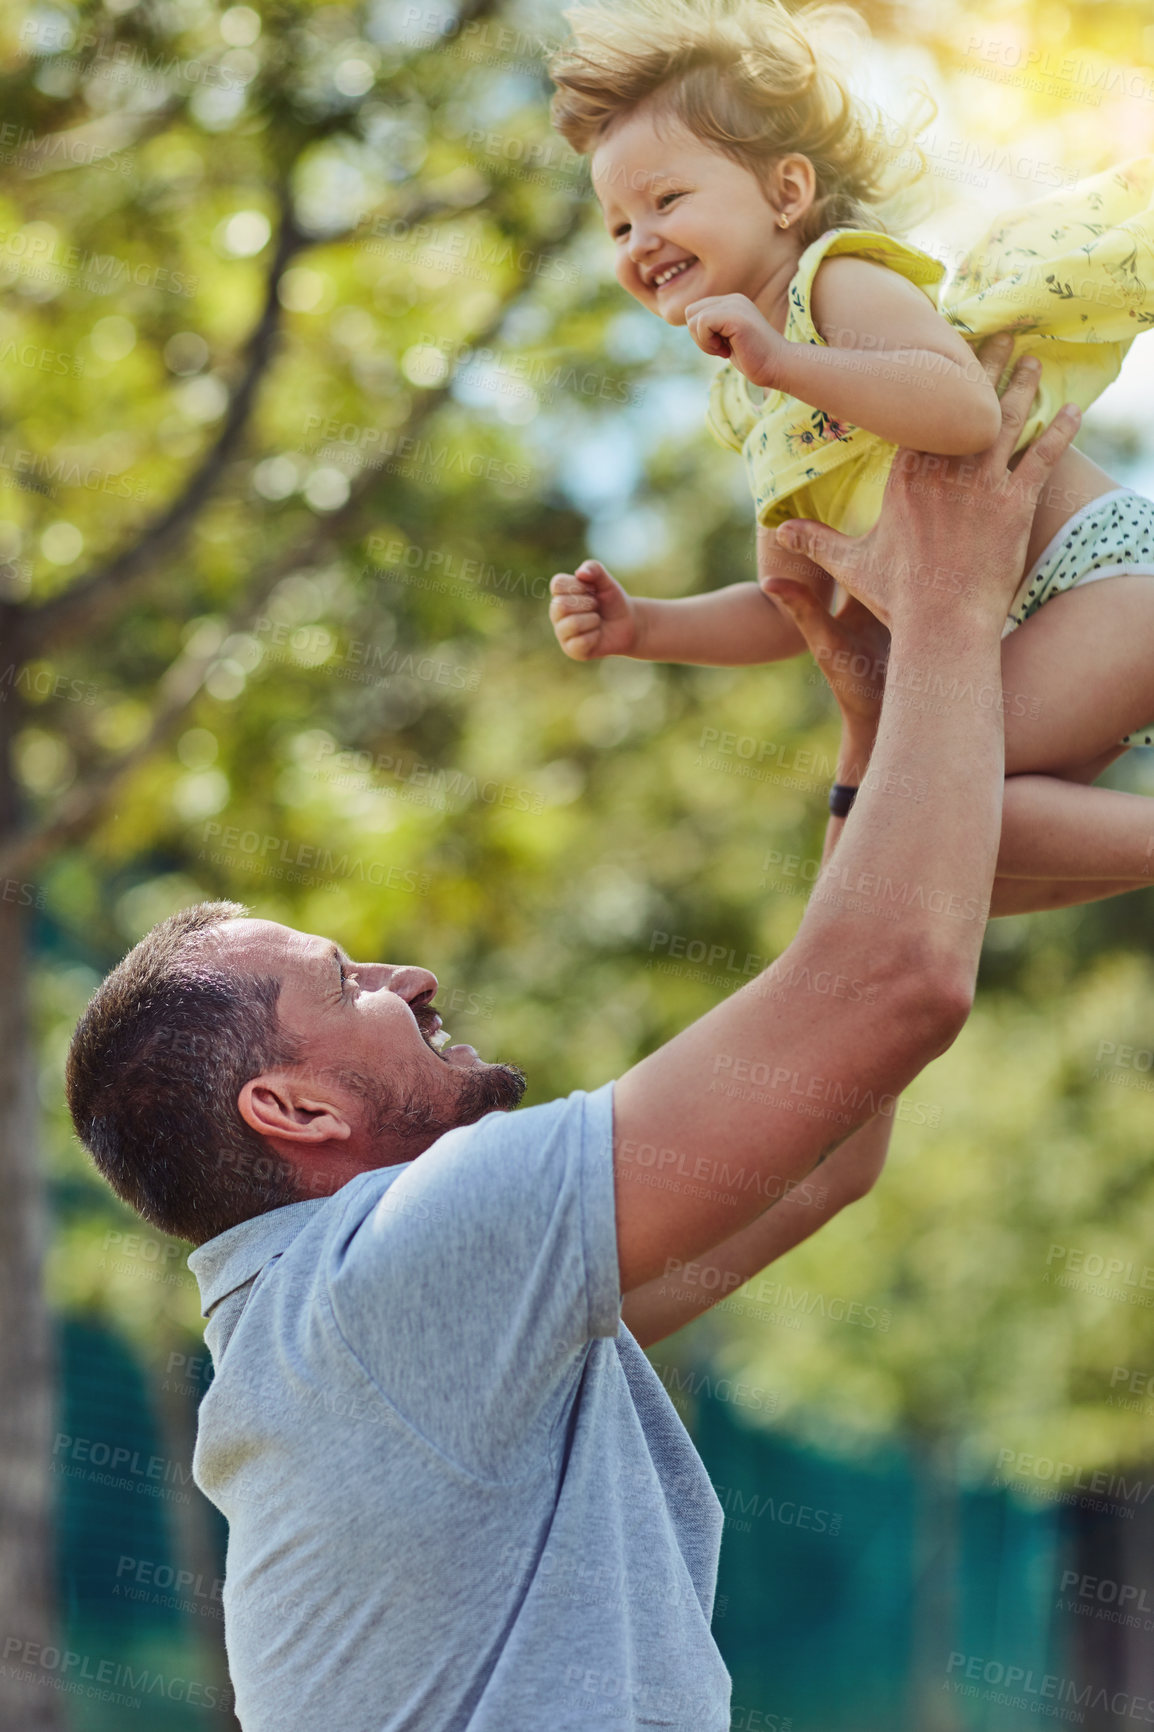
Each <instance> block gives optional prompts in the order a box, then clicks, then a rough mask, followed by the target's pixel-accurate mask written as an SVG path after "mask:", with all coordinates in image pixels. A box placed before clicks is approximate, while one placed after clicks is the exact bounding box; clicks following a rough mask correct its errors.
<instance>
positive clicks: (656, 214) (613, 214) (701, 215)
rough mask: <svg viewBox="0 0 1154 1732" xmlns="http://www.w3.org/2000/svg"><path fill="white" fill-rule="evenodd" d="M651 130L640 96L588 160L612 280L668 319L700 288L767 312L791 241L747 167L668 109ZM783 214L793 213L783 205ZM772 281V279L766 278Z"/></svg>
mask: <svg viewBox="0 0 1154 1732" xmlns="http://www.w3.org/2000/svg"><path fill="white" fill-rule="evenodd" d="M663 130H664V133H665V136H664V137H659V136H658V133H657V131H656V129H655V127H654V123H653V120H652V118H651V117H650V114H649V112H648V107H647V105H646V104H642V105H641V106H640V107H639V108H637V109H635V110H634V111H633V112H632V113H631V114H628V115H627V116H626V117H625V118H624V119H623V120H620V121H618V122H617V124H616V125H615V126H614V127H613V129H612V131H611V132H610V133H609V135H608V136H607V137H606V138H605V139H604V140H603V142H602V143H601V144H599V145H598V147H597V149H596V150H595V151H594V152H593V155H592V158H591V160H590V169H591V174H592V180H593V188H594V191H595V192H596V194H597V199H598V202H599V203H600V205H601V209H602V211H603V213H604V216H605V226H606V228H607V229H608V230H609V233H610V235H611V236H612V237H613V242H614V245H615V248H616V270H617V281H618V282H619V283H620V284H621V286H622V288H623V289H627V290H628V292H629V293H630V294H631V295H632V296H634V298H635V299H636V300H638V301H640V302H641V305H642V306H643V307H647V308H648V309H649V311H650V312H651V313H656V314H657V315H658V317H659V318H662V319H664V320H665V321H666V323H667V324H670V325H684V323H685V308H686V307H687V306H688V305H689V304H690V303H691V302H693V301H699V300H700V299H701V298H702V296H704V295H731V294H742V295H748V297H749V299H750V300H751V301H753V302H754V303H755V304H757V303H758V297H759V295H762V294H764V295H765V297H766V304H764V305H762V306H761V310H762V312H764V313H765V314H766V315H767V316H769V313H770V305H769V303H770V302H772V301H775V300H777V299H779V297H780V280H779V279H780V277H781V271H782V267H783V265H786V264H788V265H789V267H790V270H789V274H790V275H792V273H793V268H794V266H795V265H796V262H797V259H798V257H799V256H800V247H799V246H798V244H797V243H796V242H795V240H794V237H793V235H792V234H791V233H790V232H789V231H788V230H783V229H781V228H780V227H779V226H778V216H779V214H780V209H781V207H776V206H774V205H771V204H770V202H769V199H768V198H767V195H766V194H765V192H763V190H762V188H761V185H760V184H759V182H758V180H757V179H756V178H755V176H754V175H753V174H751V173H750V171H749V170H748V169H745V168H742V167H741V165H740V164H739V163H736V162H734V161H732V159H731V158H729V157H728V156H724V155H722V153H721V152H720V151H717V150H714V149H712V148H711V147H710V146H709V145H706V144H702V143H701V142H700V141H699V140H697V139H695V138H694V137H693V135H692V133H690V132H689V131H688V130H687V128H685V127H684V126H683V125H682V124H681V123H680V122H679V121H677V120H676V119H675V118H674V117H673V116H672V115H666V116H665V117H664V128H663ZM806 202H808V201H806ZM786 214H788V215H790V216H791V218H792V216H793V215H795V214H800V211H798V210H796V208H795V206H793V205H790V207H789V208H788V209H787V212H786ZM771 285H773V286H772V287H771Z"/></svg>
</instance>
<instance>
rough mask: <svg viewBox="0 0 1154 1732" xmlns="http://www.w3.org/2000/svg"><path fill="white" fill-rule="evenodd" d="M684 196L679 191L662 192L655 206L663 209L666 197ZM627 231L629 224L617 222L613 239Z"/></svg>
mask: <svg viewBox="0 0 1154 1732" xmlns="http://www.w3.org/2000/svg"><path fill="white" fill-rule="evenodd" d="M684 197H685V194H684V193H680V192H663V193H662V194H661V197H660V198H659V199H658V200H657V208H658V209H659V210H663V209H664V208H665V202H666V200H667V199H672V198H684ZM628 233H629V224H628V223H618V225H617V227H616V228H615V229H614V230H613V239H614V240H615V241H616V240H620V238H621V236H622V235H625V234H628Z"/></svg>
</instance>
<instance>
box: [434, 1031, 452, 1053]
mask: <svg viewBox="0 0 1154 1732" xmlns="http://www.w3.org/2000/svg"><path fill="white" fill-rule="evenodd" d="M452 1038H453V1037H452V1035H451V1034H450V1033H449V1031H448V1029H447V1028H439V1029H438V1030H437V1032H436V1034H431V1035H430V1036H429V1045H430V1046H431V1047H435V1048H436V1050H437V1051H438V1052H440V1050H441V1048H442V1047H443V1046H448V1044H449V1042H450V1041H451V1040H452Z"/></svg>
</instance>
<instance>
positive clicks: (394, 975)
mask: <svg viewBox="0 0 1154 1732" xmlns="http://www.w3.org/2000/svg"><path fill="white" fill-rule="evenodd" d="M381 968H382V969H383V971H384V972H385V974H386V975H387V977H388V978H387V979H385V980H382V981H381V982H380V983H379V984H380V985H381V986H387V987H388V989H389V991H390V992H395V993H396V994H397V996H398V997H399V998H403V999H404V1000H405V1003H406V1004H409V1005H416V1004H428V1002H429V1000H430V999H431V998H432V997H433V995H434V993H435V992H436V990H437V977H436V975H435V974H434V973H433V972H432V970H431V969H429V968H417V967H416V966H415V965H414V964H412V963H402V964H401V965H400V966H399V967H395V968H394V967H390V966H389V965H388V964H387V963H382V964H381Z"/></svg>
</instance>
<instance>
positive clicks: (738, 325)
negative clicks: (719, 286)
mask: <svg viewBox="0 0 1154 1732" xmlns="http://www.w3.org/2000/svg"><path fill="white" fill-rule="evenodd" d="M685 323H686V324H687V325H688V326H689V334H690V336H691V337H692V338H693V341H694V342H695V343H696V344H697V346H698V348H699V349H703V350H704V351H705V353H706V354H707V355H724V356H726V357H727V358H728V359H730V360H732V362H733V364H734V366H735V367H737V368H738V370H739V371H740V372H742V373H744V374H745V376H746V378H747V379H748V380H749V382H750V384H751V385H764V386H766V387H767V388H770V389H776V388H777V383H778V378H779V376H780V369H781V364H782V358H783V354H784V353H785V352H786V351H788V349H789V344H788V343H787V342H786V340H785V338H784V337H783V336H781V335H780V334H779V333H778V332H777V331H775V330H774V328H773V326H772V325H771V324H770V322H769V320H768V319H767V318H766V317H765V315H764V314H763V313H761V312H759V311H758V309H757V308H756V307H755V306H754V304H753V302H752V301H751V300H750V298H749V296H748V295H704V296H703V297H702V298H701V300H699V301H690V303H689V305H688V306H687V307H686V309H685Z"/></svg>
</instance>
